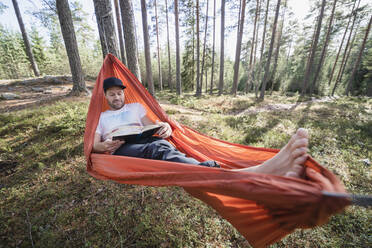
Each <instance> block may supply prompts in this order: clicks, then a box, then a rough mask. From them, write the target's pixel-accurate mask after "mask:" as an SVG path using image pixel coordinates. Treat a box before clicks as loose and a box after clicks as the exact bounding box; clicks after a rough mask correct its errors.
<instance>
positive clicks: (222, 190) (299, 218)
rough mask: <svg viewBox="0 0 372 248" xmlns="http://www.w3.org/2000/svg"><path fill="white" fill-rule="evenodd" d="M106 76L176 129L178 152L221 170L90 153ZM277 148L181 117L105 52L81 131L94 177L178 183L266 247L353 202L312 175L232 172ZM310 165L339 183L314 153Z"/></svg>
mask: <svg viewBox="0 0 372 248" xmlns="http://www.w3.org/2000/svg"><path fill="white" fill-rule="evenodd" d="M108 77H117V78H120V79H121V80H122V81H123V83H124V85H126V87H127V88H126V89H125V103H133V102H139V103H141V104H142V105H143V106H144V107H145V109H146V110H147V116H148V118H149V119H150V120H152V121H154V122H155V121H156V120H159V121H166V122H168V123H169V124H170V125H171V127H172V129H173V133H172V136H171V138H170V139H169V140H168V141H169V142H171V143H172V144H173V145H174V146H175V147H176V148H177V149H178V150H180V151H182V152H184V153H186V154H187V155H188V156H191V157H194V158H195V159H197V160H199V161H203V160H215V161H217V162H218V163H219V164H220V165H221V168H209V167H203V166H195V165H189V164H182V163H176V162H168V161H160V160H150V159H141V158H133V157H124V156H114V155H107V154H97V153H92V146H93V141H94V133H95V130H96V127H97V124H98V120H99V116H100V114H101V112H103V111H105V110H107V109H108V105H107V102H106V100H105V98H104V94H103V89H102V84H103V80H104V79H105V78H108ZM278 151H279V150H277V149H268V148H256V147H250V146H245V145H241V144H233V143H229V142H226V141H222V140H218V139H215V138H212V137H208V136H206V135H203V134H201V133H198V132H196V131H195V130H193V129H191V128H189V127H187V126H184V125H182V124H179V123H177V122H176V121H174V120H172V119H170V118H169V117H168V116H167V114H166V113H165V112H164V110H163V109H162V108H161V107H160V105H159V103H158V102H157V101H156V100H155V99H154V98H153V97H152V96H151V95H150V94H149V93H148V92H147V90H146V89H145V88H144V87H143V85H142V84H141V83H140V82H139V81H138V80H137V78H136V77H135V76H134V75H133V74H132V73H131V72H130V71H129V70H128V69H127V68H126V67H125V66H124V65H123V64H122V63H121V62H120V61H119V60H118V59H117V58H116V57H115V56H113V55H111V54H108V55H107V56H106V58H105V60H104V63H103V65H102V68H101V71H100V73H99V75H98V77H97V81H96V84H95V87H94V90H93V94H92V98H91V101H90V105H89V110H88V115H87V120H86V128H85V135H84V153H85V156H86V160H87V172H88V173H89V174H90V175H92V176H93V177H95V178H98V179H102V180H113V181H116V182H118V183H126V184H140V185H148V186H181V187H183V188H184V189H185V190H186V191H187V192H188V193H189V194H191V195H192V196H194V197H196V198H198V199H200V200H202V201H203V202H205V203H207V204H208V205H210V206H211V207H212V208H214V209H215V210H216V211H217V212H218V213H219V214H220V215H221V216H222V217H223V218H225V219H226V220H227V221H229V222H230V223H231V224H232V225H233V226H234V227H235V228H236V229H237V230H238V231H239V232H240V233H241V234H242V235H243V236H244V237H245V238H246V239H247V240H248V241H249V243H250V244H251V245H252V246H254V247H265V246H267V245H269V244H272V243H274V242H276V241H278V240H280V239H282V238H283V237H284V236H286V235H287V234H289V233H291V232H293V231H294V230H295V229H296V228H310V227H314V226H316V225H320V224H324V223H326V222H327V221H328V219H329V217H330V216H331V215H333V214H335V213H337V212H340V211H342V210H343V209H344V208H345V207H346V206H347V205H349V204H350V199H349V198H348V197H337V198H335V197H333V196H327V195H326V194H323V192H322V188H321V186H320V185H319V184H317V183H315V182H312V181H309V180H305V179H298V178H288V177H281V176H274V175H264V174H257V173H248V172H244V173H242V172H235V171H231V169H237V168H245V167H249V166H254V165H258V164H261V163H262V162H263V161H265V160H267V159H270V158H271V157H273V156H275V154H276V153H277V152H278ZM305 166H308V167H311V168H313V169H314V170H316V171H317V172H319V173H322V174H323V175H324V176H325V177H327V178H329V179H330V181H331V182H338V183H339V180H338V179H337V178H336V177H335V175H333V174H332V173H331V172H330V171H328V170H327V169H325V168H324V167H322V166H321V165H319V164H318V163H317V162H316V161H315V160H313V159H312V158H309V159H308V160H307V161H306V163H305Z"/></svg>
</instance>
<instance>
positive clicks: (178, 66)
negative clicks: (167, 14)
mask: <svg viewBox="0 0 372 248" xmlns="http://www.w3.org/2000/svg"><path fill="white" fill-rule="evenodd" d="M174 19H175V26H176V90H177V95H181V94H182V87H181V59H180V30H179V19H178V0H174Z"/></svg>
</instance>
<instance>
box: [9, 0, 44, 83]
mask: <svg viewBox="0 0 372 248" xmlns="http://www.w3.org/2000/svg"><path fill="white" fill-rule="evenodd" d="M12 2H13V6H14V11H15V13H16V16H17V20H18V24H19V28H20V29H21V33H22V38H23V42H24V44H25V48H26V54H27V57H28V60H29V61H30V63H31V67H32V70H33V71H34V74H35V76H36V77H38V76H40V72H39V68H38V67H37V64H36V62H35V58H34V54H33V53H32V49H31V45H30V42H29V40H28V37H27V32H26V28H25V25H24V23H23V19H22V15H21V11H20V10H19V6H18V2H17V0H12Z"/></svg>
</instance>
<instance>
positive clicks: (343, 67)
mask: <svg viewBox="0 0 372 248" xmlns="http://www.w3.org/2000/svg"><path fill="white" fill-rule="evenodd" d="M358 28H359V23H358V25H357V27H356V28H355V31H354V36H353V39H352V40H351V42H350V46H349V49H348V51H345V53H346V52H347V55H346V58H345V62H344V64H343V66H342V70H341V73H340V76H339V78H338V79H337V81H338V82H342V77H343V75H344V71H345V68H346V65H347V62H348V60H349V57H350V54H351V50H352V49H353V45H354V41H355V38H356V36H357V33H358ZM340 69H341V68H340Z"/></svg>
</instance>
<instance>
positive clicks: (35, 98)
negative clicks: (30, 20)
mask: <svg viewBox="0 0 372 248" xmlns="http://www.w3.org/2000/svg"><path fill="white" fill-rule="evenodd" d="M45 78H47V79H48V80H45ZM50 78H52V80H49V79H50ZM66 78H67V79H66V80H56V78H54V80H53V77H44V78H36V79H31V80H24V81H14V80H0V94H1V95H2V94H4V93H5V94H8V93H11V94H14V95H15V96H16V98H15V99H9V100H4V99H2V100H0V113H4V112H10V111H14V110H19V109H23V108H27V107H29V106H35V105H39V104H43V103H46V102H50V101H57V100H60V99H63V98H64V97H66V94H67V93H68V92H70V90H71V89H72V82H71V79H68V77H66ZM94 83H95V82H93V81H86V84H87V87H88V88H89V89H93V86H94ZM0 97H1V96H0ZM335 99H336V98H335V97H323V98H321V99H315V98H314V99H312V100H310V101H306V102H297V103H287V104H282V103H278V104H266V105H263V106H252V107H249V108H247V109H244V110H242V111H239V112H235V113H230V114H225V115H233V116H243V115H248V114H252V113H259V112H271V111H290V110H293V109H295V108H298V107H301V106H305V105H307V104H309V103H316V102H317V103H318V102H330V101H333V100H335ZM160 105H161V106H162V107H163V108H164V110H165V111H168V112H175V114H180V115H187V116H190V117H192V119H194V120H200V119H203V118H205V117H204V116H203V111H202V110H197V109H192V108H187V107H184V106H181V105H175V104H171V103H169V102H167V101H160Z"/></svg>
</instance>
